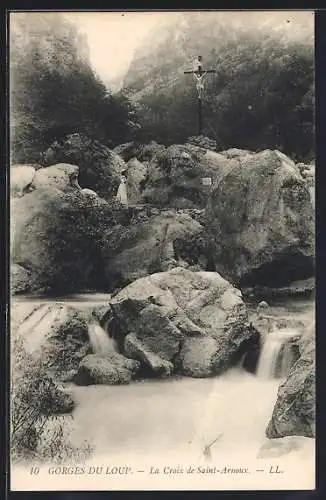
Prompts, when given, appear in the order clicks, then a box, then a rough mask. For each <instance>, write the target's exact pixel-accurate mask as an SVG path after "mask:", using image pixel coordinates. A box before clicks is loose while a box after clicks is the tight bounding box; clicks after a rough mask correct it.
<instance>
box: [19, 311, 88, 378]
mask: <svg viewBox="0 0 326 500" xmlns="http://www.w3.org/2000/svg"><path fill="white" fill-rule="evenodd" d="M11 314H12V323H11V324H12V327H11V331H12V335H13V338H20V337H21V338H23V339H24V347H25V350H26V352H27V353H28V354H30V355H31V356H33V358H35V359H42V362H43V363H44V365H45V366H46V367H47V369H48V372H49V373H51V374H53V375H54V376H55V378H56V380H64V379H65V378H66V376H67V374H68V373H69V372H71V370H76V369H77V368H78V366H79V363H80V361H81V360H82V359H83V358H84V357H85V356H86V355H87V354H88V353H89V352H90V351H91V347H90V343H89V337H88V321H87V317H86V316H85V315H84V314H83V313H82V312H81V311H78V310H76V309H74V308H72V307H70V306H66V305H63V304H60V303H57V302H50V303H44V304H41V305H37V306H32V308H27V309H26V305H25V304H24V303H20V304H17V305H16V307H15V308H13V309H12V313H11Z"/></svg>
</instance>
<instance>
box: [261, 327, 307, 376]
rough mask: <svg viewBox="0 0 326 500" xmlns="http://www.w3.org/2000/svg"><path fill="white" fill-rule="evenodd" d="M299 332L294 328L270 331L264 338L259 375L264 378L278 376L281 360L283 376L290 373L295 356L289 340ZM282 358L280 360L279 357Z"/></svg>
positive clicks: (281, 374)
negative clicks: (292, 353)
mask: <svg viewBox="0 0 326 500" xmlns="http://www.w3.org/2000/svg"><path fill="white" fill-rule="evenodd" d="M297 335H298V332H297V331H296V330H293V329H286V330H276V331H274V332H270V333H268V334H267V335H266V337H265V338H264V339H263V347H262V351H261V354H260V358H259V363H258V369H257V377H258V378H262V379H273V378H276V377H277V373H276V369H277V363H278V362H280V367H281V370H280V372H281V373H280V374H279V376H280V377H281V378H283V377H286V375H287V374H288V371H289V368H290V366H291V363H292V362H293V357H292V355H291V348H290V346H289V344H288V342H289V340H291V339H292V338H294V337H296V336H297ZM280 356H282V359H281V360H279V357H280Z"/></svg>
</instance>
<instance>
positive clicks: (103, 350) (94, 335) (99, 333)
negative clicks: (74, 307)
mask: <svg viewBox="0 0 326 500" xmlns="http://www.w3.org/2000/svg"><path fill="white" fill-rule="evenodd" d="M88 335H89V340H90V343H91V346H92V349H93V352H94V354H100V355H105V354H108V353H109V352H117V346H116V343H115V340H114V339H112V338H111V337H109V335H108V334H107V333H106V331H105V330H104V329H103V328H102V327H101V326H100V325H99V324H98V323H90V324H89V326H88Z"/></svg>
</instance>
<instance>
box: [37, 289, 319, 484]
mask: <svg viewBox="0 0 326 500" xmlns="http://www.w3.org/2000/svg"><path fill="white" fill-rule="evenodd" d="M68 300H69V301H70V300H71V298H68ZM90 300H92V296H91V297H90ZM86 303H87V302H85V304H86ZM81 307H84V305H81ZM270 312H271V313H272V314H275V315H282V316H283V315H285V314H289V313H290V314H295V315H296V316H297V317H307V316H309V317H311V316H313V315H314V304H313V302H311V301H301V302H300V301H295V300H292V301H289V302H288V303H285V302H284V301H282V303H281V304H279V305H277V306H275V307H274V306H273V307H271V308H270ZM39 314H40V313H39ZM34 319H35V317H34ZM39 319H41V318H39ZM294 333H295V334H296V332H294V331H291V332H289V331H287V332H284V331H283V333H282V337H281V338H279V336H280V335H281V334H280V332H278V333H277V334H276V333H275V335H274V334H273V333H271V334H269V336H268V340H267V339H266V343H265V344H264V347H263V351H262V355H261V363H260V368H259V370H260V374H259V376H255V375H252V374H249V373H247V372H245V371H244V370H242V369H240V368H238V369H234V370H230V371H229V372H228V373H226V374H225V375H223V376H220V377H216V378H209V379H192V378H187V377H182V378H175V379H167V380H145V381H138V382H132V383H131V384H130V385H123V386H96V385H95V386H89V387H80V386H75V385H73V384H71V385H70V387H69V390H70V391H71V393H72V396H73V398H74V400H75V401H76V403H77V405H76V408H75V410H74V412H73V417H74V419H73V424H72V425H73V429H72V434H71V439H72V442H73V443H74V444H76V445H77V446H78V445H79V444H80V443H81V442H83V441H84V440H85V439H86V440H87V441H88V442H89V443H90V444H91V445H92V446H93V447H94V457H93V458H92V462H93V463H94V464H95V465H98V464H102V463H105V464H118V465H119V464H126V463H128V461H130V463H135V464H137V466H138V467H139V468H142V466H143V464H146V463H150V464H152V463H154V464H155V463H162V462H163V463H165V464H171V463H172V464H174V463H177V462H178V461H179V460H180V464H183V463H187V462H188V463H189V462H191V461H193V463H198V461H201V460H203V459H204V457H203V451H204V448H205V447H207V446H209V445H212V446H211V447H210V457H207V456H206V462H207V461H208V464H210V463H211V464H213V465H215V464H218V465H227V466H230V467H234V466H235V467H239V466H241V465H246V464H250V463H251V462H252V461H255V460H257V461H258V464H262V465H260V466H261V467H262V466H265V463H266V464H270V463H271V462H270V461H271V460H272V459H273V458H274V460H277V463H280V460H281V461H282V460H287V459H288V460H289V461H290V462H291V461H292V462H291V463H290V462H289V463H290V465H291V464H292V465H291V466H293V467H294V468H295V470H296V471H297V470H302V471H305V474H306V476H307V477H308V478H309V477H312V475H313V466H314V440H313V439H309V438H303V437H301V438H300V437H298V436H293V437H291V443H289V442H288V441H287V439H286V438H284V439H278V440H268V439H267V438H266V436H265V430H266V427H267V424H268V422H269V420H270V418H271V415H272V411H273V406H274V404H275V401H276V397H277V390H278V386H279V383H280V380H279V379H273V378H269V377H270V373H271V371H272V368H271V366H273V365H274V364H275V358H276V357H277V352H280V349H281V348H282V344H283V342H284V340H285V338H286V339H287V340H288V338H289V337H290V336H293V334H294ZM89 334H90V340H91V343H92V346H93V350H94V352H97V353H102V354H105V353H108V352H110V351H112V350H115V345H114V342H113V340H112V339H110V338H109V336H108V335H107V333H106V332H105V330H103V328H101V327H100V326H99V325H98V324H96V323H94V324H93V326H92V327H91V328H90V333H89ZM286 357H287V354H286V351H285V352H284V365H285V366H286V365H287V364H288V363H289V360H287V359H286ZM284 369H285V368H284ZM262 373H266V374H267V376H266V377H265V376H261V375H262ZM63 418H67V417H63ZM293 440H294V441H293ZM214 441H215V442H214ZM276 441H278V443H276ZM284 441H285V443H284ZM212 443H213V444H212ZM283 443H284V444H283ZM276 444H277V446H276ZM273 447H274V448H273ZM262 450H263V453H262ZM284 457H285V458H284ZM268 466H269V465H268ZM144 467H145V465H144ZM289 467H290V466H289ZM258 468H259V465H258ZM287 470H290V469H287ZM205 477H208V476H205ZM251 477H252V481H253V483H251V484H252V487H251V489H257V488H258V483H257V482H256V481H259V476H258V478H257V477H256V476H254V475H252V476H251ZM289 477H290V478H292V480H293V484H292V489H295V488H296V487H299V486H298V485H299V483H298V480H299V479H300V480H301V479H302V477H301V475H300V478H298V477H296V473H295V472H294V473H293V474H292V475H291V474H290V472H289ZM58 479H59V478H56V481H57V480H58ZM72 479H74V478H72V477H70V478H69V482H70V483H71V485H72V484H73V481H72ZM95 479H96V481H97V483H98V484H99V480H100V478H99V477H98V478H95ZM95 479H94V481H95ZM120 479H121V481H122V482H121V483H119V484H118V483H115V484H116V488H117V489H124V485H125V484H126V483H125V480H127V479H128V478H124V477H121V478H120ZM140 479H141V476H140ZM149 479H150V478H149V476H148V475H146V477H144V480H143V482H142V483H141V485H140V489H146V484H147V482H148V481H149ZM163 479H164V478H163ZM186 479H187V478H186ZM211 479H212V480H213V479H214V477H213V476H211ZM222 479H223V478H221V479H220V478H219V477H216V478H215V479H214V480H215V481H216V482H215V483H214V484H211V483H210V489H219V488H220V484H221V483H220V482H219V481H222ZM229 479H230V483H229V484H228V489H239V487H240V485H241V484H244V483H240V482H237V481H236V478H235V476H232V477H230V478H229ZM76 481H77V479H76ZM96 481H95V482H96ZM103 481H104V479H103ZM188 481H189V479H188ZM203 481H204V480H203V479H201V483H200V484H201V485H202V486H201V487H204V484H206V483H204V482H203ZM205 481H206V479H205ZM207 481H208V479H207ZM70 483H69V484H70ZM69 484H65V488H66V489H67V488H68V489H69V487H70V486H69ZM81 484H83V483H81ZM92 484H93V483H92ZM94 484H95V483H94ZM94 484H93V486H92V487H94ZM101 484H102V483H101ZM112 484H113V483H112ZM151 484H152V486H153V489H155V486H156V484H153V483H151ZM173 484H175V483H173ZM207 484H208V483H207ZM277 484H278V483H277V482H275V483H274V484H271V485H270V487H271V488H273V487H274V488H275V489H277ZM300 484H301V483H300ZM110 485H111V483H110V484H109V483H105V484H102V489H105V490H107V489H110V488H113V486H110ZM170 486H171V487H172V483H169V484H167V483H166V482H165V484H164V487H163V489H169V488H170ZM304 486H305V485H304V484H303V487H304ZM183 487H184V488H185V489H187V487H188V486H187V484H185V485H184V486H183ZM78 488H80V486H79V484H77V483H76V482H75V483H74V487H73V488H72V489H78ZM81 489H83V488H82V487H81ZM136 489H137V488H136ZM172 489H173V487H172ZM240 489H241V488H240Z"/></svg>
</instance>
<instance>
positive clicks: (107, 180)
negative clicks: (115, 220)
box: [42, 133, 126, 199]
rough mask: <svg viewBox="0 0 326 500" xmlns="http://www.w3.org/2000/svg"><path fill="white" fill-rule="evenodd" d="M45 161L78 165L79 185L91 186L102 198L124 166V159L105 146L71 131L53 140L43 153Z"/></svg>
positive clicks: (113, 191) (112, 188) (114, 188)
mask: <svg viewBox="0 0 326 500" xmlns="http://www.w3.org/2000/svg"><path fill="white" fill-rule="evenodd" d="M42 162H43V164H44V165H46V166H48V165H53V164H54V163H71V164H73V165H78V167H79V182H80V185H81V187H83V188H90V189H92V190H94V191H95V192H96V193H98V195H99V196H101V197H103V198H105V199H112V198H113V197H114V196H115V195H116V192H117V189H118V187H119V183H120V174H121V172H123V171H124V170H126V164H125V162H124V161H123V159H122V158H121V157H120V156H119V155H118V154H117V153H115V152H114V151H112V150H110V149H109V148H108V147H107V146H105V145H103V144H101V143H99V142H98V141H95V140H92V139H90V138H89V137H85V136H83V135H82V134H78V133H76V134H71V135H68V136H67V137H65V138H64V139H62V140H61V141H56V142H54V143H53V144H51V146H50V147H49V148H48V149H47V150H46V151H45V152H44V153H43V154H42Z"/></svg>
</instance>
